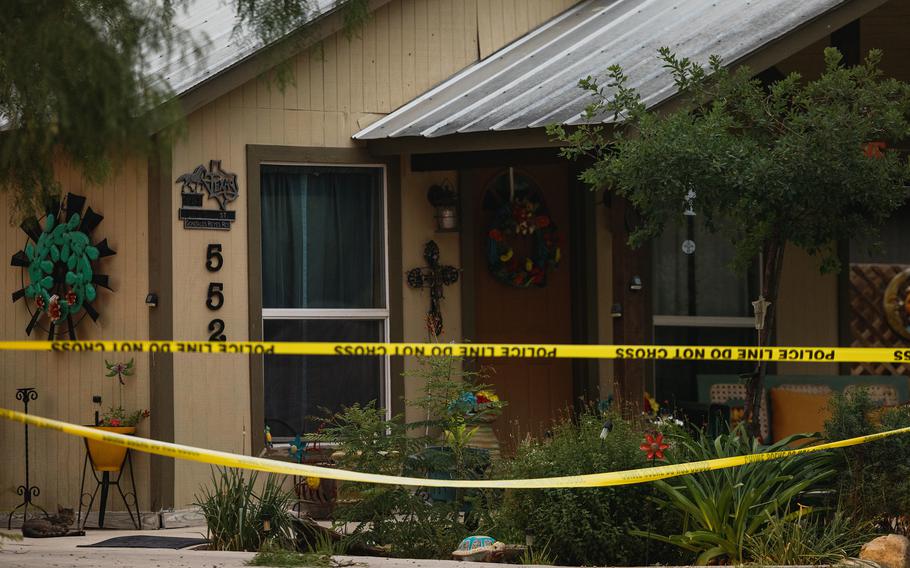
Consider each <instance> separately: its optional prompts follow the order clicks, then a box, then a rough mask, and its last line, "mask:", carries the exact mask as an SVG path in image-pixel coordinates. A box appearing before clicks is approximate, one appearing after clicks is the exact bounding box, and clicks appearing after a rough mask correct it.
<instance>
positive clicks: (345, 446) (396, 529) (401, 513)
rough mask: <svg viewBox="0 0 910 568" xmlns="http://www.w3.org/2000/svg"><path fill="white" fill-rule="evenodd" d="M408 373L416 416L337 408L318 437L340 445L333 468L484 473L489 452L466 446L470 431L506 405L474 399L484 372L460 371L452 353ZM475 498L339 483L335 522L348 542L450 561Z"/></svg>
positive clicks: (473, 494)
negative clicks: (417, 391)
mask: <svg viewBox="0 0 910 568" xmlns="http://www.w3.org/2000/svg"><path fill="white" fill-rule="evenodd" d="M407 374H408V375H409V376H411V377H415V378H419V379H421V380H422V381H423V385H424V386H423V392H422V393H421V396H420V397H419V398H418V399H417V400H414V401H409V402H410V404H411V405H413V406H416V407H417V408H420V409H421V410H422V415H421V420H419V421H417V422H412V423H405V422H404V420H403V417H401V416H395V417H393V418H392V419H391V420H388V419H386V417H385V411H384V410H382V409H380V408H377V406H376V404H375V403H370V404H368V405H366V406H360V405H354V406H352V407H349V408H345V409H343V410H342V411H341V412H339V413H337V414H335V415H334V416H333V417H332V418H330V419H329V420H326V421H325V425H324V428H323V434H324V436H325V437H326V438H327V439H330V440H332V441H333V442H335V443H337V444H338V450H339V452H338V453H339V456H340V457H339V458H338V465H339V467H342V468H344V469H351V470H355V471H363V472H369V473H382V474H387V475H407V476H413V477H424V478H426V477H436V478H446V479H476V478H480V477H483V476H485V475H487V474H488V467H489V456H488V454H487V453H486V452H485V451H482V450H478V449H474V448H471V436H472V435H473V433H474V431H475V428H476V425H477V424H478V423H479V421H481V420H483V419H484V418H485V417H487V416H490V415H496V414H498V413H499V412H501V409H502V407H503V406H504V404H505V403H503V402H499V401H498V400H487V401H485V402H480V401H479V400H478V398H477V394H478V393H479V392H481V391H484V389H485V388H486V386H485V385H483V384H481V381H480V380H479V379H481V378H482V376H483V375H482V373H477V372H472V371H464V370H462V362H461V360H460V359H458V358H457V357H425V358H420V366H419V367H418V368H417V369H415V370H412V371H410V372H408V373H407ZM485 394H487V395H489V394H490V393H489V392H485ZM466 395H470V396H468V398H469V399H471V402H470V403H468V402H467V401H466V400H465V396H466ZM471 397H473V398H471ZM479 496H480V494H479V493H478V492H477V491H461V490H458V491H448V490H441V491H440V490H435V491H433V492H430V491H427V490H426V489H425V488H412V487H394V486H387V485H370V484H353V483H344V484H342V485H341V489H340V500H341V502H340V504H339V506H338V507H337V508H336V510H335V522H336V524H338V525H343V526H346V527H348V528H349V527H350V525H351V524H353V526H354V528H353V530H352V532H351V535H350V537H349V538H350V539H351V540H352V541H353V542H356V543H358V544H362V545H367V546H380V547H383V548H385V549H387V550H388V551H389V552H390V554H391V555H393V556H397V557H407V558H450V557H451V553H452V551H453V550H455V548H456V547H457V546H458V544H459V542H460V541H461V539H463V538H464V537H465V536H468V534H470V532H471V528H472V527H473V526H475V523H474V521H473V519H474V515H473V513H472V512H471V511H472V508H473V507H474V505H473V502H474V501H476V500H477V499H478V498H479ZM431 497H432V498H431Z"/></svg>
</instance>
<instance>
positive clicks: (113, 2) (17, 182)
mask: <svg viewBox="0 0 910 568" xmlns="http://www.w3.org/2000/svg"><path fill="white" fill-rule="evenodd" d="M191 3H192V0H70V1H65V2H60V1H53V0H0V14H3V17H2V18H0V124H2V125H3V126H2V129H3V132H0V189H4V190H10V191H12V192H13V195H14V199H13V201H14V203H15V204H16V207H17V208H18V209H19V214H20V215H21V214H25V213H31V212H34V211H38V210H43V207H44V203H45V202H46V201H48V199H49V197H50V196H53V195H55V194H56V193H58V185H57V182H56V178H55V164H57V163H59V162H57V159H58V158H63V159H65V160H67V161H68V162H70V163H71V164H72V165H73V166H75V167H76V168H77V169H78V170H80V171H81V172H82V173H83V175H84V177H85V178H86V179H87V180H88V181H90V182H93V183H100V182H101V181H103V180H104V179H105V178H106V177H107V175H109V173H110V172H111V170H112V167H113V166H114V165H116V164H117V162H118V161H119V159H121V158H122V157H123V156H124V155H126V154H127V153H138V154H139V155H144V154H146V153H147V152H150V151H151V150H153V149H154V148H155V146H156V144H160V143H161V142H165V141H167V140H168V139H169V138H171V137H172V136H173V135H174V134H175V133H178V132H179V126H180V118H181V113H180V109H179V106H178V104H177V103H176V101H175V100H174V97H173V93H172V91H171V89H170V88H169V86H168V84H167V81H166V80H165V78H164V77H163V76H161V75H160V74H157V73H152V72H150V70H149V65H148V62H149V61H150V60H151V59H152V58H153V57H156V56H158V55H164V56H165V57H169V56H170V55H172V54H174V53H175V52H177V53H179V54H180V55H181V56H182V57H185V58H187V60H190V61H196V62H197V64H202V63H203V62H204V54H205V47H206V45H205V42H204V41H201V42H194V41H193V40H192V39H191V38H190V36H189V34H188V33H187V31H186V30H183V29H181V28H180V27H179V26H177V25H176V24H175V18H176V16H177V15H178V14H179V13H180V11H181V10H185V9H187V7H188V6H189V5H190V4H191ZM336 4H337V5H344V6H343V9H344V15H345V26H346V27H345V29H346V30H347V31H348V33H352V31H353V30H356V29H357V27H358V26H360V25H362V24H363V22H364V21H365V20H366V18H367V17H368V15H369V11H368V4H367V0H337V1H336ZM233 6H234V9H235V12H236V15H237V28H238V29H237V30H236V31H235V33H240V30H241V29H246V30H248V31H249V32H251V33H252V37H253V41H256V42H258V43H259V44H261V45H269V44H272V43H274V42H275V41H277V40H278V39H281V38H283V37H285V36H286V35H288V34H290V33H291V32H293V31H295V30H297V29H298V28H300V27H301V26H302V25H303V24H304V23H306V22H307V21H308V20H309V19H310V17H311V16H312V13H313V10H314V9H315V8H316V0H233ZM275 63H277V62H275ZM174 125H176V126H177V128H174ZM166 127H167V128H166ZM155 133H162V134H163V135H162V136H160V137H158V138H153V137H152V135H153V134H155Z"/></svg>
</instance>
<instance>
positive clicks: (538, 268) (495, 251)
mask: <svg viewBox="0 0 910 568" xmlns="http://www.w3.org/2000/svg"><path fill="white" fill-rule="evenodd" d="M503 181H506V182H507V183H503ZM483 206H484V209H485V210H486V211H488V212H491V213H492V222H491V224H490V228H489V230H488V231H487V245H488V249H487V250H488V252H487V261H488V262H487V265H488V267H489V269H490V274H492V275H493V277H494V278H496V279H497V280H499V281H500V282H502V283H503V284H507V285H509V286H514V287H516V288H529V287H532V286H536V287H544V286H546V285H547V273H548V272H549V271H550V270H551V269H553V268H556V267H557V266H558V265H559V260H560V257H561V254H562V253H561V250H560V248H559V242H560V238H559V232H558V231H557V228H556V225H555V223H553V219H552V218H551V217H550V213H549V211H548V210H547V206H546V204H545V203H544V199H543V195H542V194H541V192H540V190H539V189H538V188H537V187H536V185H535V184H534V182H533V181H531V179H530V178H528V177H527V176H524V175H521V174H519V175H518V176H516V175H515V172H514V170H513V169H512V168H509V172H508V177H506V176H505V175H502V176H500V177H499V178H497V179H496V180H495V181H494V182H493V186H492V187H491V188H490V189H489V190H488V191H487V192H486V194H485V195H484V204H483ZM522 239H530V243H529V248H528V252H527V254H520V253H518V252H516V250H515V246H516V245H517V244H518V243H517V242H516V241H517V240H522Z"/></svg>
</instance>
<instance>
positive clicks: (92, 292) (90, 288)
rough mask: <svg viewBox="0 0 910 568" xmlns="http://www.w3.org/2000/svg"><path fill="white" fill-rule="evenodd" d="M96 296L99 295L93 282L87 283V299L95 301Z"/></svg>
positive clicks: (87, 300)
mask: <svg viewBox="0 0 910 568" xmlns="http://www.w3.org/2000/svg"><path fill="white" fill-rule="evenodd" d="M96 296H97V292H96V291H95V287H94V286H93V285H92V284H86V285H85V301H86V302H94V301H95V297H96Z"/></svg>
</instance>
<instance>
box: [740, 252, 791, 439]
mask: <svg viewBox="0 0 910 568" xmlns="http://www.w3.org/2000/svg"><path fill="white" fill-rule="evenodd" d="M785 247H786V243H781V242H776V241H772V242H770V243H768V244H767V245H766V246H765V248H764V255H763V258H764V265H763V266H761V267H759V269H760V270H761V271H762V286H761V290H760V291H759V293H760V294H761V296H762V297H764V299H765V300H767V301H768V302H770V304H769V305H768V307H767V312H766V314H765V322H764V323H765V325H764V327H763V328H762V329H761V330H759V331H758V343H759V346H761V347H769V346H770V345H771V344H772V343H773V342H774V327H775V315H776V314H777V300H778V295H779V292H780V277H781V272H782V269H783V265H784V248H785ZM767 369H768V362H767V361H759V362H758V363H756V365H755V370H754V371H752V374H751V375H749V380H748V382H747V383H746V405H745V409H744V414H745V416H744V420H745V421H746V424H748V428H749V433H750V434H751V435H752V436H755V437H759V436H760V435H761V426H760V422H759V417H760V415H761V413H760V410H761V402H762V399H763V397H764V382H765V374H766V372H767ZM764 441H765V442H768V440H764Z"/></svg>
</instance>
